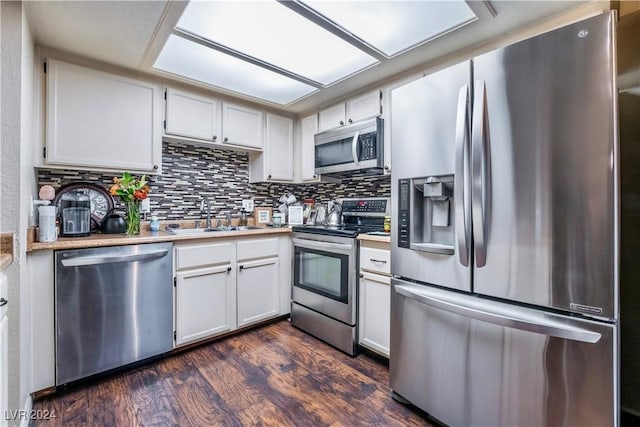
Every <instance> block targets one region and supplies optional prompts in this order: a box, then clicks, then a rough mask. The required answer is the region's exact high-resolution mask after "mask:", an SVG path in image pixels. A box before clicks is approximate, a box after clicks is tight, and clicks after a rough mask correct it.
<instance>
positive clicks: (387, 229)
mask: <svg viewBox="0 0 640 427" xmlns="http://www.w3.org/2000/svg"><path fill="white" fill-rule="evenodd" d="M382 229H383V230H384V231H385V232H387V233H388V232H390V231H391V217H390V216H388V215H387V216H385V217H384V224H383V225H382Z"/></svg>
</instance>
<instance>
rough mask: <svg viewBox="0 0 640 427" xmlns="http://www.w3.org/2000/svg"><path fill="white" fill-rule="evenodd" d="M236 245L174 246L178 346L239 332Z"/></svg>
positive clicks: (226, 243)
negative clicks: (236, 329)
mask: <svg viewBox="0 0 640 427" xmlns="http://www.w3.org/2000/svg"><path fill="white" fill-rule="evenodd" d="M235 249H236V246H235V242H232V241H223V242H219V241H218V242H211V241H208V242H202V243H187V244H176V245H174V253H175V259H174V260H175V266H176V273H175V285H176V286H175V330H176V334H175V339H176V346H180V345H183V344H187V343H190V342H193V341H197V340H200V339H203V338H208V337H212V336H215V335H218V334H221V333H223V332H228V331H231V330H233V329H235V328H236V304H235V303H236V277H235V276H236V274H235Z"/></svg>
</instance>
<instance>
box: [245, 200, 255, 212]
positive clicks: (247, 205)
mask: <svg viewBox="0 0 640 427" xmlns="http://www.w3.org/2000/svg"><path fill="white" fill-rule="evenodd" d="M242 209H243V210H244V211H245V212H253V199H249V200H243V201H242Z"/></svg>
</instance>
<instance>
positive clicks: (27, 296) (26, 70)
mask: <svg viewBox="0 0 640 427" xmlns="http://www.w3.org/2000/svg"><path fill="white" fill-rule="evenodd" d="M21 58H22V63H21V64H20V68H21V81H20V227H19V229H18V230H19V233H18V236H19V243H18V247H19V248H20V251H19V257H20V265H21V268H20V301H21V305H20V399H21V400H20V405H21V407H23V408H24V407H25V406H28V405H30V404H31V400H30V393H31V392H32V391H33V390H32V387H31V383H32V371H31V286H30V280H31V274H30V272H29V269H28V265H27V254H26V248H27V228H28V227H29V226H31V225H35V217H34V216H32V215H31V213H32V209H31V207H32V204H31V197H32V195H33V196H34V198H37V194H38V193H37V184H36V173H35V168H34V167H33V163H32V159H33V147H34V145H35V144H34V128H35V123H34V122H35V120H34V103H35V90H34V61H35V47H34V41H33V36H32V34H31V28H30V26H29V21H28V20H27V15H26V13H25V10H24V6H23V9H22V52H21Z"/></svg>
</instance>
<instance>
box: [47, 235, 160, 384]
mask: <svg viewBox="0 0 640 427" xmlns="http://www.w3.org/2000/svg"><path fill="white" fill-rule="evenodd" d="M55 325H56V385H62V384H66V383H69V382H71V381H75V380H77V379H80V378H84V377H87V376H90V375H93V374H97V373H100V372H104V371H108V370H110V369H113V368H117V367H120V366H123V365H126V364H129V363H132V362H136V361H139V360H143V359H146V358H149V357H152V356H156V355H159V354H162V353H164V352H167V351H170V350H171V349H172V348H173V279H172V244H171V243H154V244H145V245H132V246H113V247H107V248H92V249H77V250H68V251H56V252H55Z"/></svg>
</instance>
